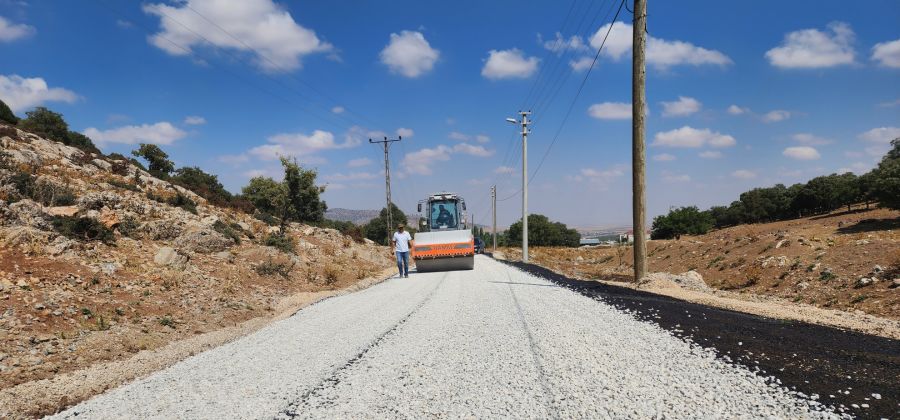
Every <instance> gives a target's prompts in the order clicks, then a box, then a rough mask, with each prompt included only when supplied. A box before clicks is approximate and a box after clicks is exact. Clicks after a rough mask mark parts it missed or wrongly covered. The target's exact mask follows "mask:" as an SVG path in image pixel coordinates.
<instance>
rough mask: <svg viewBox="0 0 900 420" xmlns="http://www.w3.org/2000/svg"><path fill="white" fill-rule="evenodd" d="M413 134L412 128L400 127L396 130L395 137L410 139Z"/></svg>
mask: <svg viewBox="0 0 900 420" xmlns="http://www.w3.org/2000/svg"><path fill="white" fill-rule="evenodd" d="M415 134H416V132H415V131H413V129H412V128H403V127H400V128H398V129H397V135H398V136H401V137H406V138H410V137H412V136H414V135H415Z"/></svg>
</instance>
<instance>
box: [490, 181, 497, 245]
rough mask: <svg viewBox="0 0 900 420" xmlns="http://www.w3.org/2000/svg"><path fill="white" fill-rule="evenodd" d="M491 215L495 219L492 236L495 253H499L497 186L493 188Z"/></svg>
mask: <svg viewBox="0 0 900 420" xmlns="http://www.w3.org/2000/svg"><path fill="white" fill-rule="evenodd" d="M491 214H492V219H493V222H492V224H493V229H492V230H491V234H492V236H493V237H494V252H497V186H496V185H493V186H491Z"/></svg>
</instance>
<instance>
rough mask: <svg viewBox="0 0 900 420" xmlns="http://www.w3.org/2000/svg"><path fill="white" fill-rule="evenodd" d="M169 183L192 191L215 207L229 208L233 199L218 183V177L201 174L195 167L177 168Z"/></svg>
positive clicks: (201, 171)
mask: <svg viewBox="0 0 900 420" xmlns="http://www.w3.org/2000/svg"><path fill="white" fill-rule="evenodd" d="M170 181H171V182H173V183H175V184H177V185H181V186H182V187H184V188H187V189H189V190H191V191H193V192H194V193H196V194H197V195H199V196H201V197H203V198H205V199H206V200H207V201H209V203H210V204H213V205H216V206H221V207H225V206H230V205H231V201H232V199H233V198H234V197H233V196H232V195H231V193H230V192H228V190H226V189H225V187H224V186H223V185H222V183H221V182H219V177H217V176H216V175H211V174H208V173H206V172H203V170H202V169H200V168H198V167H196V166H194V167H185V168H179V169H178V170H176V171H175V175H173V176H172V178H171V179H170Z"/></svg>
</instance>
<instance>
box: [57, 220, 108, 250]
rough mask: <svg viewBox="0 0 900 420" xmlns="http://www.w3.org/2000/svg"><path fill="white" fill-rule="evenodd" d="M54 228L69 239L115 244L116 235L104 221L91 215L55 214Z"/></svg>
mask: <svg viewBox="0 0 900 420" xmlns="http://www.w3.org/2000/svg"><path fill="white" fill-rule="evenodd" d="M51 222H52V223H53V228H54V229H55V230H56V231H57V232H59V234H60V235H63V236H65V237H67V238H69V239H75V240H78V241H100V242H103V243H105V244H114V243H115V242H116V236H115V235H114V234H113V231H112V230H110V229H109V228H108V227H106V226H105V225H104V224H103V223H100V222H98V221H97V220H95V219H91V218H89V217H73V216H54V217H53V219H52V220H51Z"/></svg>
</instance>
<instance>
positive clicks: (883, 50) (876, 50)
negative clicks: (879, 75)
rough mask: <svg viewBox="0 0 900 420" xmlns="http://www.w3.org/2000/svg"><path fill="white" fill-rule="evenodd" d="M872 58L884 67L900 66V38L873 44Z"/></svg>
mask: <svg viewBox="0 0 900 420" xmlns="http://www.w3.org/2000/svg"><path fill="white" fill-rule="evenodd" d="M872 60H875V61H877V62H878V64H880V65H882V66H884V67H891V68H895V69H896V68H900V39H898V40H894V41H888V42H879V43H877V44H875V46H874V47H872Z"/></svg>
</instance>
